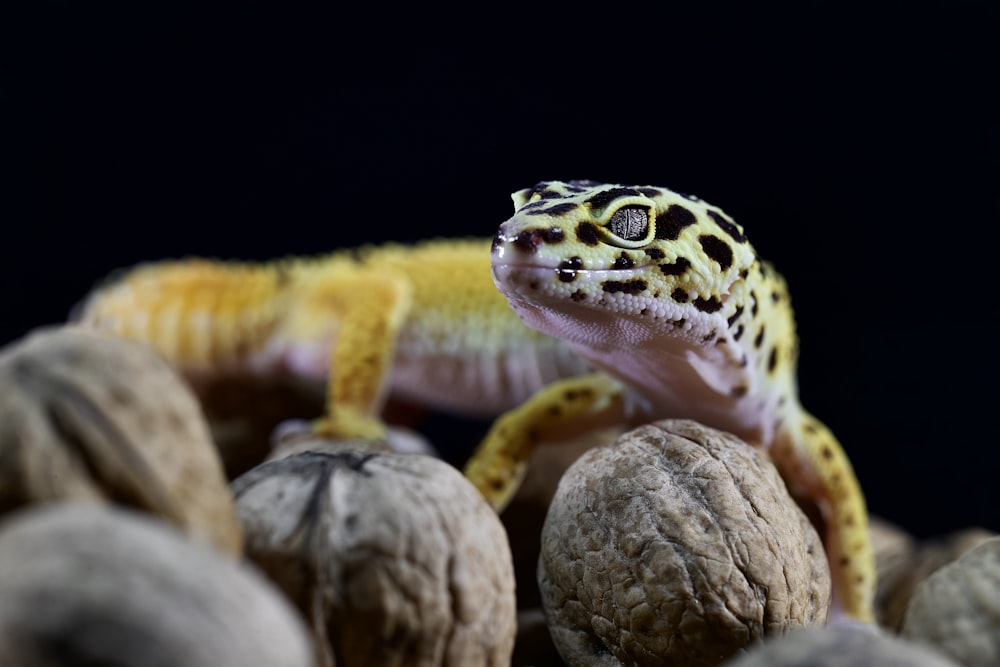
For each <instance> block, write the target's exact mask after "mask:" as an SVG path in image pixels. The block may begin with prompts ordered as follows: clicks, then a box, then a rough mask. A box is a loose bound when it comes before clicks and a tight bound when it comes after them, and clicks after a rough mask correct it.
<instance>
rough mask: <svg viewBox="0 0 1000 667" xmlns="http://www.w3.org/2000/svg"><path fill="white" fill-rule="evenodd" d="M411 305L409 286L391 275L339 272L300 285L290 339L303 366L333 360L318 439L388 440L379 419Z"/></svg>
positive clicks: (350, 270)
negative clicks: (323, 360)
mask: <svg viewBox="0 0 1000 667" xmlns="http://www.w3.org/2000/svg"><path fill="white" fill-rule="evenodd" d="M410 303H411V288H410V285H409V282H408V281H407V280H406V279H405V277H404V276H402V275H400V274H397V273H394V272H391V271H379V270H376V269H372V268H368V267H352V266H337V267H335V268H334V269H332V270H328V271H320V272H316V273H315V274H313V275H310V276H309V278H308V280H305V281H303V284H302V286H301V287H299V288H298V290H297V296H296V298H295V303H294V305H293V308H292V312H291V314H290V316H289V318H288V323H287V324H288V332H287V333H288V336H289V338H291V339H292V340H297V341H300V342H301V344H300V345H301V346H300V354H299V358H300V361H299V363H301V364H302V365H303V366H308V365H311V364H312V365H314V364H315V363H316V357H317V356H318V357H319V358H320V359H323V358H324V357H328V359H327V360H326V363H327V364H328V365H329V366H328V368H327V369H324V370H325V371H328V373H329V375H328V381H327V394H326V401H327V404H326V414H325V415H324V416H323V417H322V418H321V419H319V420H317V421H316V422H314V424H313V430H314V431H315V432H316V433H318V434H320V435H322V436H325V437H331V438H337V439H355V438H357V439H366V440H371V439H379V438H384V437H385V425H384V424H383V422H382V420H381V418H380V413H381V410H382V407H383V403H384V401H385V395H386V391H387V388H388V380H389V375H390V370H391V366H392V358H393V354H394V352H395V349H396V338H397V336H398V334H399V330H400V328H401V327H402V325H403V321H404V320H405V318H406V315H407V312H408V310H409V307H410ZM331 325H332V331H331ZM327 346H328V347H327Z"/></svg>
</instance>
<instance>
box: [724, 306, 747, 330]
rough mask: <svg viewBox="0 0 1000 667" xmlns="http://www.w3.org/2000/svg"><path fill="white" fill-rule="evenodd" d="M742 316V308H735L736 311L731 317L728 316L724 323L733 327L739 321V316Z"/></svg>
mask: <svg viewBox="0 0 1000 667" xmlns="http://www.w3.org/2000/svg"><path fill="white" fill-rule="evenodd" d="M742 314H743V306H738V307H737V308H736V311H735V312H734V313H733V314H732V315H730V316H729V318H728V319H726V323H727V324H729V326H733V323H734V322H736V320H738V319H740V315H742Z"/></svg>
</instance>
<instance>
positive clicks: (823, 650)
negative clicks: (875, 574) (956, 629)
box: [723, 621, 961, 667]
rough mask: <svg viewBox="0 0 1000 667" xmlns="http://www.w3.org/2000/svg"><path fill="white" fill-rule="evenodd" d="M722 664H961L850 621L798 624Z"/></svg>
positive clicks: (744, 666) (944, 666)
mask: <svg viewBox="0 0 1000 667" xmlns="http://www.w3.org/2000/svg"><path fill="white" fill-rule="evenodd" d="M723 665H724V667H855V666H856V665H878V666H879V667H961V666H960V665H958V664H957V663H954V662H952V661H951V660H948V659H947V658H945V657H944V656H941V655H938V654H937V653H935V652H933V651H930V650H927V649H926V648H924V647H921V646H917V645H914V644H911V643H909V642H905V641H902V640H900V639H897V638H895V637H891V636H889V635H886V634H883V633H881V632H878V631H875V630H874V629H873V628H872V627H871V626H861V625H860V624H854V623H852V622H850V621H848V622H845V623H844V624H842V625H841V624H836V625H829V626H825V627H812V628H800V629H797V630H794V631H792V632H789V633H788V634H786V635H783V636H781V637H774V638H772V639H768V640H764V641H763V642H761V643H759V644H757V645H754V646H752V647H750V649H749V650H748V652H747V653H746V654H745V655H741V656H738V657H736V658H734V659H732V660H729V661H726V662H725V663H723Z"/></svg>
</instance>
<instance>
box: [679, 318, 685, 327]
mask: <svg viewBox="0 0 1000 667" xmlns="http://www.w3.org/2000/svg"><path fill="white" fill-rule="evenodd" d="M685 324H687V318H686V317H682V318H681V319H679V320H677V326H679V327H682V326H684V325H685Z"/></svg>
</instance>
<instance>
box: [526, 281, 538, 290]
mask: <svg viewBox="0 0 1000 667" xmlns="http://www.w3.org/2000/svg"><path fill="white" fill-rule="evenodd" d="M528 287H530V288H531V289H533V290H537V289H538V281H537V280H532V281H531V282H529V283H528Z"/></svg>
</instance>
